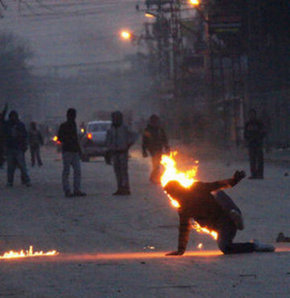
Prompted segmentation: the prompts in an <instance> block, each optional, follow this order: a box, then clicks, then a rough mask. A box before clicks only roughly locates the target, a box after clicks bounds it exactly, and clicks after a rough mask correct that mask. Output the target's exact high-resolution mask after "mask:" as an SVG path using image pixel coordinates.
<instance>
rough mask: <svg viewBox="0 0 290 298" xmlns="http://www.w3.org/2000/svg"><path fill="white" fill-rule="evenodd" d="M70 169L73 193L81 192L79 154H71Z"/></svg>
mask: <svg viewBox="0 0 290 298" xmlns="http://www.w3.org/2000/svg"><path fill="white" fill-rule="evenodd" d="M72 154H73V156H72V168H73V171H74V173H73V175H74V178H73V179H74V180H73V187H74V192H80V191H81V163H80V155H79V153H72Z"/></svg>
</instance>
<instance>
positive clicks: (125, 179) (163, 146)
mask: <svg viewBox="0 0 290 298" xmlns="http://www.w3.org/2000/svg"><path fill="white" fill-rule="evenodd" d="M7 110H8V107H7V105H6V106H5V108H4V110H3V111H2V112H1V113H0V168H1V167H3V163H4V154H5V155H6V160H7V186H13V183H14V172H15V170H16V168H19V169H20V171H21V182H22V183H23V184H25V185H26V186H30V185H31V182H30V177H29V174H28V170H27V166H26V161H25V152H26V151H27V149H28V147H29V149H30V154H31V166H32V167H33V166H34V165H35V164H36V162H37V164H38V166H42V165H43V163H42V160H41V155H40V147H41V146H42V145H43V138H42V135H41V133H40V131H39V130H38V129H37V125H36V123H35V122H31V123H30V129H29V131H28V132H27V130H26V127H25V125H24V123H23V122H22V121H20V119H19V116H18V113H17V112H16V111H11V112H10V113H9V116H8V120H6V114H7ZM76 116H77V112H76V110H75V109H73V108H71V109H68V110H67V121H66V122H64V123H62V124H61V125H60V127H59V130H58V140H59V141H60V142H61V144H62V157H63V172H62V186H63V191H64V194H65V196H66V197H73V196H85V195H86V193H84V192H83V191H81V165H80V155H81V148H80V144H79V137H78V132H77V124H76ZM244 137H245V140H246V141H247V144H248V149H249V159H250V170H251V176H250V177H249V178H250V179H263V177H264V173H263V171H264V166H263V139H264V137H265V131H264V126H263V123H262V122H261V121H259V120H258V119H257V113H256V111H255V110H253V109H252V110H250V113H249V121H248V122H247V123H246V124H245V129H244ZM135 140H136V135H135V134H134V133H132V132H131V131H130V130H129V128H128V127H127V126H126V125H125V124H124V121H123V114H122V113H121V112H120V111H115V112H113V113H112V126H111V128H110V129H109V130H108V131H107V136H106V146H107V148H108V154H107V158H106V161H107V163H110V164H113V168H114V172H115V176H116V181H117V190H116V191H115V192H114V195H130V185H129V175H128V158H129V149H130V147H131V146H132V145H133V144H134V142H135ZM169 151H170V147H169V144H168V138H167V135H166V133H165V130H164V129H163V127H162V126H161V122H160V118H159V117H158V116H157V115H155V114H153V115H151V116H150V118H149V121H148V123H147V126H146V128H145V129H144V132H143V136H142V154H143V157H148V155H150V156H151V160H152V171H151V174H150V178H149V179H150V181H151V182H152V183H156V184H158V183H160V174H161V169H160V160H161V156H162V154H164V153H168V152H169ZM70 167H72V168H73V171H74V178H73V191H71V189H70V184H69V172H70Z"/></svg>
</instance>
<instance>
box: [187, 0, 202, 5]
mask: <svg viewBox="0 0 290 298" xmlns="http://www.w3.org/2000/svg"><path fill="white" fill-rule="evenodd" d="M189 3H190V4H191V5H194V6H197V5H199V4H200V1H199V0H189Z"/></svg>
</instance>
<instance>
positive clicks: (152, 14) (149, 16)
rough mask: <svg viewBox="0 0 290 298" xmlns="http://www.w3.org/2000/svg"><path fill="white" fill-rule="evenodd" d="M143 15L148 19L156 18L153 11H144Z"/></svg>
mask: <svg viewBox="0 0 290 298" xmlns="http://www.w3.org/2000/svg"><path fill="white" fill-rule="evenodd" d="M145 17H146V18H149V19H154V18H156V17H157V16H156V14H154V13H153V12H149V11H146V12H145Z"/></svg>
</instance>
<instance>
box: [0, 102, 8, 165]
mask: <svg viewBox="0 0 290 298" xmlns="http://www.w3.org/2000/svg"><path fill="white" fill-rule="evenodd" d="M7 109H8V105H7V104H6V105H5V107H4V109H3V111H2V112H0V169H2V168H3V164H4V148H5V132H4V121H5V116H6V113H7Z"/></svg>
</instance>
